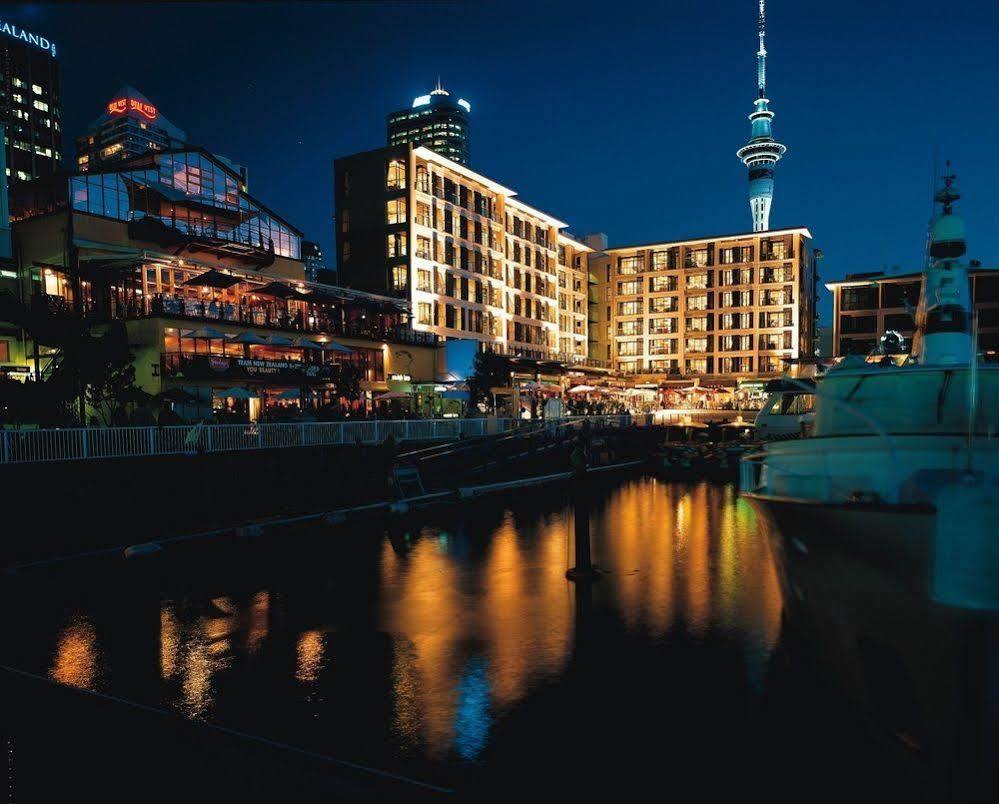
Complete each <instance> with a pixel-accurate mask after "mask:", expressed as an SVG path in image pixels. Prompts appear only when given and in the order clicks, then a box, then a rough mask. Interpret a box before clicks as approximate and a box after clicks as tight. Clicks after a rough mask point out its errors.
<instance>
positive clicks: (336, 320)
mask: <svg viewBox="0 0 999 804" xmlns="http://www.w3.org/2000/svg"><path fill="white" fill-rule="evenodd" d="M153 316H168V317H170V318H180V319H186V320H191V321H205V322H221V323H230V324H242V325H245V326H251V327H260V328H263V329H278V330H283V331H290V332H301V333H308V334H325V335H331V336H334V337H349V338H361V339H364V340H373V341H393V342H395V343H405V344H411V345H417V346H434V345H436V344H437V337H436V336H435V335H433V334H432V333H428V332H416V331H414V330H413V329H411V328H410V327H409V325H408V324H404V323H399V324H387V325H386V324H381V323H379V322H378V320H377V316H372V317H370V318H366V319H362V320H361V321H358V320H356V319H355V320H351V319H348V320H342V319H341V318H340V316H339V315H337V314H335V313H332V314H331V313H326V312H323V310H322V308H317V309H314V310H312V311H310V312H308V313H306V312H304V311H302V310H299V311H297V312H295V313H292V312H290V311H289V310H288V309H287V308H284V307H280V306H277V305H275V306H271V305H234V304H230V303H228V302H226V303H223V304H217V303H212V302H209V303H207V304H206V303H205V302H204V301H199V300H196V299H178V298H176V297H173V296H162V295H155V296H152V297H146V298H141V297H136V298H133V299H132V300H130V301H128V302H126V303H123V304H118V305H116V307H115V315H114V317H115V318H123V319H133V318H146V317H153Z"/></svg>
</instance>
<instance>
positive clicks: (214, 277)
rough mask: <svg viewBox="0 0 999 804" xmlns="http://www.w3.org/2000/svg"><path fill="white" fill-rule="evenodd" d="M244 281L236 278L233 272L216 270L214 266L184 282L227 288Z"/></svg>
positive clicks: (186, 283) (196, 285) (201, 286)
mask: <svg viewBox="0 0 999 804" xmlns="http://www.w3.org/2000/svg"><path fill="white" fill-rule="evenodd" d="M242 281H243V280H241V279H238V278H236V277H235V276H233V275H232V274H224V273H222V272H221V271H216V270H215V269H214V268H212V269H210V270H208V271H205V272H204V273H203V274H198V275H197V276H192V277H191V278H190V279H188V280H187V281H186V282H184V284H185V285H193V286H194V287H200V288H217V289H219V290H224V289H225V288H231V287H232V286H233V285H238V284H239V283H240V282H242Z"/></svg>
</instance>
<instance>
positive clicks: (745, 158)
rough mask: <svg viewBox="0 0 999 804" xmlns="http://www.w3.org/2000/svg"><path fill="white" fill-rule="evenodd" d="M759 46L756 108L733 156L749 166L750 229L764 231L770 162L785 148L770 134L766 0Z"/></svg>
mask: <svg viewBox="0 0 999 804" xmlns="http://www.w3.org/2000/svg"><path fill="white" fill-rule="evenodd" d="M759 34H760V49H759V50H758V51H757V53H756V83H757V88H758V90H759V96H758V97H757V98H756V100H755V101H753V104H754V105H755V106H756V108H755V109H754V110H753V113H752V114H751V115H749V119H750V121H751V122H752V133H751V134H750V137H749V142H748V143H746V144H745V145H743V146H742V147H741V148H740V149H739V150H738V151H737V152H736V156H738V157H739V159H741V160H742V162H743V164H744V165H745V166H746V168H747V169H748V170H749V208H750V211H751V212H752V215H753V231H754V232H765V231H767V230H768V229H769V228H770V206H771V204H772V203H773V198H774V166H775V165H776V164H777V162H778V161H779V160H780V158H781V157H782V156H783V155H784V153H785V152H786V151H787V146H786V145H781V144H780V143H779V142H777V141H776V140H775V139H774V138H773V132H772V131H771V121H772V120H773V118H774V113H773V112H771V111H770V109H769V108H768V106H767V104H769V103H770V101H769V100H768V99H767V48H766V44H765V40H766V0H760V18H759Z"/></svg>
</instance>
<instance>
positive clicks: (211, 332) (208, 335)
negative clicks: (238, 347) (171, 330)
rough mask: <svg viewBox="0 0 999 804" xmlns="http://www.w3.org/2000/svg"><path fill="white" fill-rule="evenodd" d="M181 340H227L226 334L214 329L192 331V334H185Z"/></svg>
mask: <svg viewBox="0 0 999 804" xmlns="http://www.w3.org/2000/svg"><path fill="white" fill-rule="evenodd" d="M180 337H181V338H190V339H192V340H193V339H195V338H204V339H206V340H218V339H220V338H225V333H224V332H219V331H218V330H217V329H212V328H211V327H202V328H201V329H192V330H191V331H190V332H185V333H183V334H182V335H181V336H180Z"/></svg>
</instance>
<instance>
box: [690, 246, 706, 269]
mask: <svg viewBox="0 0 999 804" xmlns="http://www.w3.org/2000/svg"><path fill="white" fill-rule="evenodd" d="M710 264H711V260H710V259H709V252H708V249H707V247H704V248H692V249H691V250H690V251H689V252H687V267H688V268H703V267H704V266H706V265H710Z"/></svg>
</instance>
